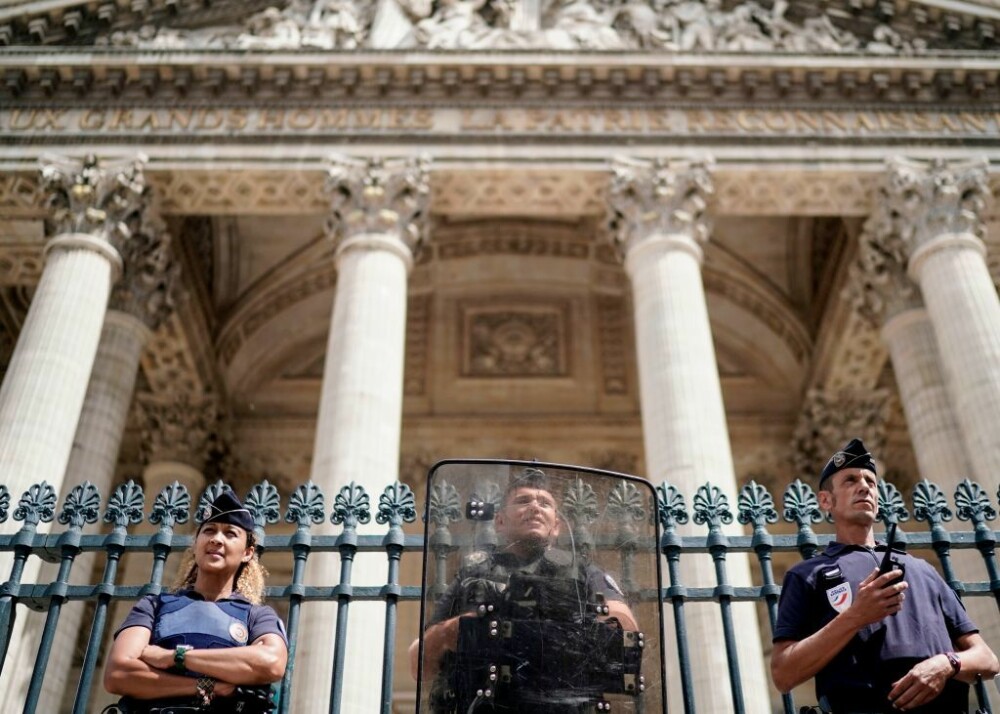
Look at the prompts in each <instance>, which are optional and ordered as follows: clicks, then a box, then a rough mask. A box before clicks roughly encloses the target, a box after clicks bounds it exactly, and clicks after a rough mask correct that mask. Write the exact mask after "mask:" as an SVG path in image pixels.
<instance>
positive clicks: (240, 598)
mask: <svg viewBox="0 0 1000 714" xmlns="http://www.w3.org/2000/svg"><path fill="white" fill-rule="evenodd" d="M177 594H178V595H185V596H187V597H189V598H191V599H192V600H204V599H205V598H204V596H202V594H201V593H200V592H198V591H197V590H195V589H194V588H184V589H183V590H178V591H177ZM230 600H236V601H237V602H250V601H249V600H247V598H246V596H245V595H243V593H241V592H239V591H237V590H233V592H232V593H231V594H230V595H229V597H224V598H222V599H221V600H216V602H228V601H230Z"/></svg>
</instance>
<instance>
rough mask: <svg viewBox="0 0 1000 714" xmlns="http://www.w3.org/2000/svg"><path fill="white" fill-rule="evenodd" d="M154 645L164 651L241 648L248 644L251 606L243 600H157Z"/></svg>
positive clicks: (165, 596) (162, 597)
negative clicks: (164, 648) (163, 648)
mask: <svg viewBox="0 0 1000 714" xmlns="http://www.w3.org/2000/svg"><path fill="white" fill-rule="evenodd" d="M159 598H160V608H159V611H158V612H157V614H156V624H155V625H154V626H153V637H152V642H153V644H156V645H159V646H160V647H166V648H167V649H173V648H175V647H177V645H191V646H192V647H194V648H195V649H206V648H212V647H242V646H243V645H246V644H249V643H248V639H249V635H250V607H251V605H250V603H248V602H245V601H242V600H225V601H223V602H207V601H205V600H197V599H192V598H189V597H186V596H184V595H172V594H163V595H160V596H159Z"/></svg>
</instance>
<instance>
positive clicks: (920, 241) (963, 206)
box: [882, 157, 991, 259]
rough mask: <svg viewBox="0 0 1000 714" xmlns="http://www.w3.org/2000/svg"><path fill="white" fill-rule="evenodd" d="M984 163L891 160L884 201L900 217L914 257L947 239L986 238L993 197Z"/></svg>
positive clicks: (970, 160)
mask: <svg viewBox="0 0 1000 714" xmlns="http://www.w3.org/2000/svg"><path fill="white" fill-rule="evenodd" d="M988 169H989V162H988V161H987V160H986V159H985V158H980V159H969V160H966V161H957V162H952V163H948V162H945V161H944V160H940V159H935V160H933V161H929V162H923V161H912V160H909V159H904V158H900V157H894V158H891V159H889V161H888V164H887V173H888V175H887V178H886V181H885V184H884V185H883V189H882V198H883V199H884V201H885V204H886V205H887V206H888V208H889V210H890V211H892V212H893V214H895V217H896V219H897V221H898V225H899V228H900V230H901V231H902V234H903V240H904V241H906V243H907V244H908V249H909V251H910V258H911V259H912V257H913V253H914V252H916V251H919V250H921V249H922V248H923V247H924V246H926V245H927V244H928V243H930V242H931V241H933V240H935V239H936V238H939V237H941V236H943V235H956V234H965V235H969V236H975V237H977V238H980V239H981V238H982V237H983V234H984V231H985V226H984V224H983V214H984V213H985V209H986V206H987V203H988V202H989V200H990V198H991V193H990V186H989V175H988Z"/></svg>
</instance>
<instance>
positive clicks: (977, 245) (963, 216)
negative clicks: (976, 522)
mask: <svg viewBox="0 0 1000 714" xmlns="http://www.w3.org/2000/svg"><path fill="white" fill-rule="evenodd" d="M987 178H988V177H987V163H986V160H985V159H983V160H980V161H967V162H962V163H953V164H946V163H943V162H940V161H935V162H931V163H922V162H914V161H906V160H903V159H894V160H891V161H890V162H889V166H888V176H887V180H886V182H885V185H884V187H883V192H882V197H881V198H882V199H883V203H884V204H885V205H886V206H888V208H889V210H891V211H892V213H893V214H894V216H895V220H896V223H897V225H898V226H899V228H900V231H901V234H902V236H903V239H904V240H905V241H906V243H907V246H908V250H909V263H908V271H909V275H910V276H911V277H912V278H913V279H914V280H915V281H916V282H917V283H918V284H919V285H920V290H921V293H922V295H923V299H924V303H925V305H926V307H927V313H928V315H929V316H930V320H931V324H932V325H933V326H934V333H935V335H936V336H937V345H938V350H939V353H940V356H941V364H942V367H943V370H944V375H945V383H946V384H947V386H948V389H949V393H950V395H951V403H952V405H953V406H954V410H955V414H956V417H957V419H958V423H959V425H960V427H961V431H962V435H963V437H964V440H965V445H966V453H967V454H968V455H969V458H970V459H971V462H972V468H973V470H974V475H975V477H976V478H977V479H978V480H979V481H980V482H981V483H983V484H986V485H990V484H994V485H995V484H996V482H997V480H996V479H997V477H996V474H997V473H1000V431H998V430H997V429H996V428H995V425H996V424H997V423H1000V300H998V298H997V292H996V288H995V286H994V284H993V280H992V278H991V276H990V273H989V269H988V267H987V264H986V259H985V254H986V247H985V244H984V242H983V239H982V237H983V234H984V231H985V228H984V225H983V221H982V213H983V209H984V207H985V205H986V202H987V201H988V200H989V197H990V189H989V185H988V181H987Z"/></svg>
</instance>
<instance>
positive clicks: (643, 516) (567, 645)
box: [417, 461, 666, 714]
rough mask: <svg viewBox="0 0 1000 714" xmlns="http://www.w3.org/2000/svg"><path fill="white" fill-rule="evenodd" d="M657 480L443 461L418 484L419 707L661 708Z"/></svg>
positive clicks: (553, 711) (436, 712) (469, 711)
mask: <svg viewBox="0 0 1000 714" xmlns="http://www.w3.org/2000/svg"><path fill="white" fill-rule="evenodd" d="M655 503H656V502H655V492H654V489H653V487H652V486H651V485H650V484H649V482H647V481H645V480H642V479H639V478H636V477H632V476H624V475H621V474H615V473H611V472H605V471H597V470H592V469H586V468H582V467H574V466H562V465H556V464H540V463H524V462H513V461H504V462H500V461H443V462H441V463H438V464H436V465H435V466H434V467H433V468H432V469H431V472H430V476H429V477H428V484H427V512H426V524H427V525H426V541H425V542H426V544H427V547H426V548H425V550H424V571H423V604H422V608H421V633H422V634H421V638H420V650H419V658H420V668H419V670H420V673H419V677H420V684H419V686H418V692H419V695H418V704H417V711H418V712H426V713H427V714H476V713H478V714H486V713H488V712H489V713H493V712H503V713H504V714H513V713H515V712H517V713H524V712H533V713H536V714H576V713H577V712H604V711H608V712H616V713H619V714H628V713H631V712H643V713H652V712H665V711H666V698H665V692H664V684H663V681H662V672H663V648H662V646H661V637H660V633H661V632H662V627H661V617H662V611H661V608H660V602H659V583H660V574H659V557H658V543H659V539H658V534H657V524H656V518H655V514H656V505H655Z"/></svg>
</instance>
